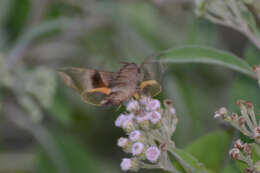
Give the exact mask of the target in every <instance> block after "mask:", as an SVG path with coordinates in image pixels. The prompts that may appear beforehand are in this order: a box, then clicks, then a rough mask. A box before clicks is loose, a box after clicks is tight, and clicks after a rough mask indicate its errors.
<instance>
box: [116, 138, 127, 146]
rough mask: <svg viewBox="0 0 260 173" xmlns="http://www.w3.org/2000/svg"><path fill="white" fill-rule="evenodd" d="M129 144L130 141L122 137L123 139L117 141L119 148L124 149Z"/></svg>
mask: <svg viewBox="0 0 260 173" xmlns="http://www.w3.org/2000/svg"><path fill="white" fill-rule="evenodd" d="M128 142H129V140H128V139H127V138H123V137H121V138H119V139H118V140H117V145H118V146H119V147H122V148H124V147H125V146H126V145H127V144H128Z"/></svg>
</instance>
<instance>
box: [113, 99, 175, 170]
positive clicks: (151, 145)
mask: <svg viewBox="0 0 260 173" xmlns="http://www.w3.org/2000/svg"><path fill="white" fill-rule="evenodd" d="M164 106H165V108H162V106H161V103H160V101H159V100H156V99H152V98H150V97H142V98H141V99H140V100H130V101H129V102H128V103H127V104H126V112H125V113H123V114H121V115H120V116H119V117H118V118H117V119H116V121H115V126H117V127H120V128H122V129H123V130H124V131H125V132H126V133H127V136H128V137H120V138H119V139H118V142H117V145H118V146H119V147H121V148H122V149H123V150H124V151H125V152H126V153H129V154H131V155H132V157H131V158H124V159H123V160H122V162H121V165H120V166H121V169H122V170H123V171H128V170H131V171H137V170H139V169H140V168H147V169H151V168H162V169H165V170H171V168H168V167H169V166H168V165H171V164H169V163H170V160H169V158H168V154H167V153H166V148H167V146H169V145H170V146H171V147H172V146H175V145H174V142H173V141H171V136H172V134H173V132H174V131H175V129H176V124H177V122H178V119H177V117H176V113H175V109H174V108H173V107H172V102H171V101H170V100H165V101H164Z"/></svg>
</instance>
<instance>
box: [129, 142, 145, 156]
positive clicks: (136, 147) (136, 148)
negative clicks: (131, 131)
mask: <svg viewBox="0 0 260 173" xmlns="http://www.w3.org/2000/svg"><path fill="white" fill-rule="evenodd" d="M143 150H144V144H143V143H141V142H136V143H134V144H133V145H132V154H133V155H134V156H135V155H139V154H141V153H142V152H143Z"/></svg>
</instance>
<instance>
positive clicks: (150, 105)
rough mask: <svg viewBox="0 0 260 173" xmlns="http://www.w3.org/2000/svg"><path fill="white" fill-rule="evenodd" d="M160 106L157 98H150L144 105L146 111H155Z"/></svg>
mask: <svg viewBox="0 0 260 173" xmlns="http://www.w3.org/2000/svg"><path fill="white" fill-rule="evenodd" d="M160 107H161V103H160V101H159V100H156V99H151V100H149V101H148V103H147V104H146V106H145V109H146V110H147V111H155V110H157V109H159V108H160Z"/></svg>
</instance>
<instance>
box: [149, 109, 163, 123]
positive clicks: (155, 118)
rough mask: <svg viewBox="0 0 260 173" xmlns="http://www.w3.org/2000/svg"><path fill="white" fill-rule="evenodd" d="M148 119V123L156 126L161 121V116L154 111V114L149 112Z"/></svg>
mask: <svg viewBox="0 0 260 173" xmlns="http://www.w3.org/2000/svg"><path fill="white" fill-rule="evenodd" d="M149 119H150V121H151V122H152V123H153V124H156V123H158V122H159V121H160V120H161V119H162V116H161V113H159V112H157V111H155V112H150V113H149Z"/></svg>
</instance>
